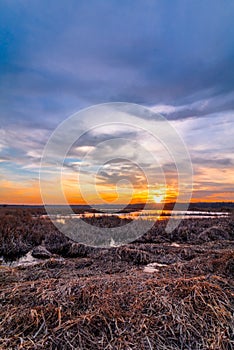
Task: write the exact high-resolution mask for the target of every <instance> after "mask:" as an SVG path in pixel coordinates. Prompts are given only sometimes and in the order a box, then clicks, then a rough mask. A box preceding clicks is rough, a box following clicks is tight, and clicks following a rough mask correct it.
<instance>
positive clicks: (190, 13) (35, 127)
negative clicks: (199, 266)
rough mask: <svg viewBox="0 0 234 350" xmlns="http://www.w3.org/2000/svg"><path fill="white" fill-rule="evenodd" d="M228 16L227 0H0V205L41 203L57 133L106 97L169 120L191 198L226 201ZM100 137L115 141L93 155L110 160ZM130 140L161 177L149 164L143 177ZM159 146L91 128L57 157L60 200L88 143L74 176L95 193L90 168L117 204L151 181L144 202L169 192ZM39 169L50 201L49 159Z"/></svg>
mask: <svg viewBox="0 0 234 350" xmlns="http://www.w3.org/2000/svg"><path fill="white" fill-rule="evenodd" d="M233 18H234V2H233V1H232V0H226V1H221V0H206V1H203V0H197V1H194V0H175V1H170V0H154V1H152V0H144V1H143V0H142V1H141V0H135V1H129V0H125V1H123V0H118V1H117V0H109V1H104V0H100V1H97V0H90V1H82V0H78V1H75V0H74V1H73V0H68V1H64V0H63V1H61V0H57V1H54V0H47V1H45V0H40V1H39V0H17V1H16V0H2V1H0V167H1V172H0V203H15V204H40V203H41V202H42V200H41V194H40V185H39V170H40V161H41V157H42V154H43V149H44V147H45V145H46V143H47V141H48V139H49V138H50V136H51V135H52V133H53V131H54V130H55V129H56V128H57V127H58V126H59V125H60V123H62V122H63V121H64V120H66V118H68V117H69V116H71V115H73V114H74V113H77V112H79V111H81V110H82V109H84V108H88V107H91V106H92V105H96V104H100V103H110V102H127V103H134V104H140V105H143V106H144V107H146V108H150V109H151V111H152V118H150V119H149V120H148V119H147V120H146V119H145V118H144V116H141V117H139V118H140V119H142V121H143V122H145V123H146V124H147V125H151V124H152V125H153V124H154V123H155V120H154V115H155V116H156V115H157V113H160V114H161V115H162V116H163V117H165V118H166V120H168V122H169V123H170V124H171V125H172V126H173V128H175V130H176V131H177V132H178V134H179V135H180V136H181V138H183V140H184V143H185V145H186V147H187V150H188V152H189V154H190V157H191V161H192V165H193V172H194V178H193V194H192V201H231V200H232V201H234V194H233V187H234V186H233V179H234V155H233V150H234V142H233V131H234V45H233V42H234V26H233ZM130 114H131V113H129V120H130V119H131V117H130ZM78 118H79V117H78ZM80 118H81V122H82V121H83V119H82V118H83V117H82V114H81V116H80ZM117 119H118V118H117V117H116V115H115V114H113V122H116V121H117ZM97 121H98V120H97ZM126 121H128V116H126ZM146 124H145V125H146ZM107 134H108V135H112V136H113V135H115V137H118V139H119V142H117V141H116V142H117V143H115V144H111V145H106V146H105V145H103V149H102V151H101V153H102V152H107V153H108V152H109V153H108V154H109V155H112V156H113V158H114V155H115V159H114V160H112V161H109V162H107V163H101V162H104V160H103V159H102V158H101V157H100V156H99V157H97V155H96V154H97V150H98V147H99V146H98V145H99V143H101V142H104V141H105V140H107V136H106V135H107ZM121 138H122V139H124V141H120V140H121ZM134 141H135V142H137V143H138V145H139V144H141V145H142V144H143V145H145V144H146V141H147V142H148V146H147V147H148V148H149V149H150V151H151V152H153V153H155V154H157V159H158V162H159V163H160V165H161V168H162V169H163V170H164V172H165V174H164V176H165V177H166V185H165V183H163V181H161V178H160V181H159V178H158V173H157V169H156V168H154V166H153V165H152V164H150V162H148V163H147V164H145V168H146V170H149V169H150V170H149V172H150V177H152V179H150V185H149V186H148V187H147V186H146V181H145V178H144V174H143V172H142V170H141V166H142V161H141V160H139V159H138V158H137V156H136V154H137V152H135V153H134V152H132V147H133V144H132V143H131V142H134ZM150 141H152V142H150ZM123 145H124V151H125V154H126V156H127V158H129V157H130V156H129V155H131V157H130V158H131V161H130V160H129V159H128V160H126V159H123V154H122V153H123V152H122V151H121V147H123ZM161 146H162V145H160V144H157V145H156V144H155V141H153V140H151V139H150V137H147V136H146V135H145V132H139V130H138V131H137V130H127V129H126V128H125V129H124V128H119V129H116V128H115V129H114V130H113V129H112V130H109V129H97V130H96V131H95V130H94V131H92V132H90V131H89V132H88V133H87V134H86V135H85V136H84V137H83V138H82V139H81V140H79V141H77V144H74V145H72V147H71V150H70V151H69V152H70V153H69V154H68V157H67V160H66V161H65V165H64V168H65V171H64V181H63V183H64V188H65V189H64V191H65V192H66V193H67V194H66V195H67V198H68V199H69V201H70V202H73V203H82V198H81V195H80V191H79V189H78V185H79V184H78V182H77V174H78V173H79V169H80V167H77V164H79V163H80V162H81V159H82V157H84V155H85V153H87V152H90V151H92V152H93V153H92V152H91V153H90V154H89V155H88V159H86V162H87V164H88V165H87V166H86V165H85V163H84V162H83V166H84V167H86V168H85V172H83V173H82V174H86V175H85V176H83V175H82V176H83V177H82V179H83V182H84V185H85V192H86V193H88V196H89V200H90V201H91V202H92V201H93V202H97V200H96V199H95V198H94V196H93V194H92V193H90V189H89V188H88V187H89V184H90V179H89V177H90V176H91V175H93V172H94V171H95V170H97V169H99V170H98V171H99V173H98V189H99V190H100V195H101V197H102V198H105V200H107V201H114V202H115V201H116V198H117V197H118V201H119V202H121V201H122V202H123V201H125V200H126V197H129V196H130V194H128V195H127V193H128V192H129V193H130V192H131V190H132V188H133V189H134V190H135V192H134V193H135V194H134V200H135V202H138V201H144V198H145V196H146V192H147V188H148V190H149V192H150V198H151V199H152V200H154V199H155V201H158V200H160V198H161V199H162V198H163V199H164V200H167V201H169V200H173V199H175V198H176V196H177V195H178V193H177V192H178V184H177V182H178V181H177V176H176V174H175V166H174V165H173V164H172V163H171V162H170V159H169V158H168V159H167V157H166V156H165V158H164V153H165V152H164V151H165V150H163V149H162V147H161ZM105 147H106V148H105ZM116 150H118V152H116V153H115V152H114V151H116ZM95 151H96V154H95ZM99 154H100V152H99ZM119 154H120V155H121V156H120V155H119ZM134 157H135V158H134ZM86 158H87V157H86ZM116 159H117V160H116ZM105 161H106V160H105ZM134 162H135V163H134ZM137 162H138V163H137ZM100 166H102V168H101V170H100ZM154 174H155V178H154ZM46 176H47V178H45V177H43V178H44V179H45V181H47V184H48V191H49V192H50V193H51V201H54V202H56V200H57V199H56V196H53V186H55V184H56V179H55V177H54V176H55V171H54V169H53V166H52V165H51V166H48V169H47V172H46ZM124 181H125V182H124ZM116 184H117V187H118V188H116ZM165 191H166V192H165ZM91 192H92V191H91ZM131 193H132V192H131ZM165 193H166V194H165Z"/></svg>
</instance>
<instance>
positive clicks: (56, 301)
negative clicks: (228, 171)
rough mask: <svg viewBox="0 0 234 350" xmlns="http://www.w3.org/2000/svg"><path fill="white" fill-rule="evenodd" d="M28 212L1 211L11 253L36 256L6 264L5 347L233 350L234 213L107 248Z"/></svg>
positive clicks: (1, 336) (4, 244)
mask: <svg viewBox="0 0 234 350" xmlns="http://www.w3.org/2000/svg"><path fill="white" fill-rule="evenodd" d="M31 214H35V213H30V212H29V211H28V210H25V211H17V212H15V211H3V212H2V214H1V221H0V230H1V253H0V254H1V255H2V256H3V258H4V260H5V261H9V262H10V261H13V260H15V259H16V258H19V257H20V256H23V255H25V254H26V253H28V252H29V254H32V255H33V256H36V257H37V258H39V259H36V260H35V264H34V265H30V266H28V265H27V266H26V265H23V264H22V265H19V266H14V265H11V264H7V265H6V264H4V263H3V264H2V266H1V268H0V283H1V295H0V302H1V311H0V320H1V321H0V348H1V349H85V350H86V349H116V350H117V349H124V350H125V349H137V350H139V349H149V350H151V349H156V350H157V349H165V350H168V349H169V350H170V349H171V350H172V349H173V350H179V349H180V350H181V349H183V350H184V349H191V350H196V349H200V350H201V349H204V350H205V349H206V350H212V349H213V350H218V349H223V350H231V349H233V348H234V319H233V315H234V222H233V220H232V218H231V217H230V218H222V219H218V218H217V219H209V220H207V219H201V220H185V221H183V222H182V223H181V224H180V226H179V227H178V229H176V230H175V231H174V232H173V233H171V234H166V233H165V231H164V228H165V224H166V223H165V222H163V221H162V222H160V221H159V222H157V223H156V225H155V226H154V227H153V228H152V229H151V230H150V231H149V232H148V233H146V234H145V235H144V236H143V237H141V238H140V239H138V240H136V241H135V242H133V243H131V244H128V245H126V246H121V247H112V248H109V249H101V248H91V247H87V246H84V245H82V244H79V243H75V242H72V241H71V240H69V239H68V238H66V237H64V236H63V235H62V234H61V233H59V232H58V231H57V230H56V229H55V227H54V226H53V224H51V223H50V222H49V221H48V220H42V219H40V218H39V217H38V218H35V217H33V216H32V215H31ZM90 220H92V223H93V224H95V225H99V226H103V225H104V223H105V225H107V226H109V225H114V224H115V225H121V224H123V222H120V221H119V220H120V219H118V218H113V217H111V218H96V219H94V218H92V219H90ZM109 221H111V222H109ZM42 258H43V259H42Z"/></svg>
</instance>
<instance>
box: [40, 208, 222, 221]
mask: <svg viewBox="0 0 234 350" xmlns="http://www.w3.org/2000/svg"><path fill="white" fill-rule="evenodd" d="M102 216H117V217H119V218H121V219H131V220H136V219H141V220H153V221H155V220H168V219H169V218H170V217H171V216H172V217H173V218H174V219H204V218H206V219H214V218H225V217H228V216H229V213H228V212H211V211H173V212H172V211H171V210H142V211H133V212H129V213H115V212H114V213H110V212H109V211H108V212H105V210H103V212H102V213H95V214H94V213H89V212H85V213H83V214H71V215H62V214H56V215H51V218H52V219H55V220H56V221H57V222H60V223H61V224H64V223H65V220H66V219H71V218H74V219H75V218H76V219H77V218H81V219H82V218H90V217H102ZM43 217H47V215H43Z"/></svg>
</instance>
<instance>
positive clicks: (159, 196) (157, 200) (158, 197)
mask: <svg viewBox="0 0 234 350" xmlns="http://www.w3.org/2000/svg"><path fill="white" fill-rule="evenodd" d="M163 199H164V195H163V194H155V195H154V196H153V200H154V202H155V203H161V202H162V201H163Z"/></svg>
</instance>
